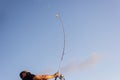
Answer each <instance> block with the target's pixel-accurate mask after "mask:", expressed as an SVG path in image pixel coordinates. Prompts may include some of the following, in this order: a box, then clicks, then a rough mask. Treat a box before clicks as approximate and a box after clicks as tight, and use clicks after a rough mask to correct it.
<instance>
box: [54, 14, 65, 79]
mask: <svg viewBox="0 0 120 80" xmlns="http://www.w3.org/2000/svg"><path fill="white" fill-rule="evenodd" d="M56 18H57V19H58V20H59V21H60V23H61V25H62V26H61V27H62V31H63V36H64V43H63V50H62V56H61V59H60V63H59V67H58V72H59V74H60V68H61V64H62V61H63V58H64V54H65V46H66V43H65V42H66V41H65V39H66V36H65V29H64V24H63V21H62V19H61V16H60V14H59V13H57V14H56ZM58 78H59V79H60V80H65V78H64V75H62V74H60V75H59V77H58ZM56 79H57V78H56ZM56 79H55V80H56Z"/></svg>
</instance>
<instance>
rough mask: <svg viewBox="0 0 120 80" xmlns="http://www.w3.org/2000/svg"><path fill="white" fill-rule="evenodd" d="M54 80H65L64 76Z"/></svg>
mask: <svg viewBox="0 0 120 80" xmlns="http://www.w3.org/2000/svg"><path fill="white" fill-rule="evenodd" d="M55 80H65V78H64V75H63V74H60V76H58V77H56V78H55Z"/></svg>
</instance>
